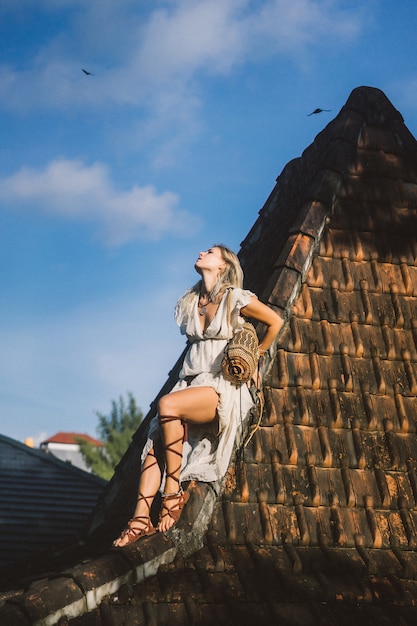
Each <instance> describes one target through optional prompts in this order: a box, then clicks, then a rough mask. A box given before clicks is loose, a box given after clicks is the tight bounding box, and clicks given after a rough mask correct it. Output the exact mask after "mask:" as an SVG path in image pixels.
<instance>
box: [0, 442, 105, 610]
mask: <svg viewBox="0 0 417 626" xmlns="http://www.w3.org/2000/svg"><path fill="white" fill-rule="evenodd" d="M106 484H107V483H106V481H104V480H102V479H101V478H98V477H97V476H93V475H92V474H89V473H87V472H84V471H81V470H79V469H77V468H75V467H73V466H72V465H70V464H69V463H63V462H62V461H59V460H58V459H55V458H54V457H52V456H51V455H48V454H45V453H44V452H41V451H39V450H34V449H32V448H29V447H28V446H26V445H24V444H21V443H19V442H18V441H15V440H13V439H10V438H8V437H5V436H4V435H0V568H4V567H5V566H7V572H9V571H10V566H11V565H12V564H13V563H16V562H20V563H22V565H21V566H20V565H19V567H20V571H22V570H24V567H25V566H24V565H23V562H26V561H27V560H28V559H30V558H31V557H33V556H34V555H37V554H39V553H40V552H42V551H45V550H46V549H47V548H48V546H50V545H51V544H56V543H57V542H61V541H64V540H66V539H68V538H69V537H70V536H74V535H76V534H77V533H78V532H80V530H81V528H82V527H83V525H84V524H85V521H86V519H87V516H88V515H89V513H90V512H91V510H92V508H93V507H94V505H95V503H96V501H97V498H98V496H99V495H100V494H101V492H102V491H103V489H104V487H105V485H106ZM6 576H7V574H6ZM0 622H1V619H0Z"/></svg>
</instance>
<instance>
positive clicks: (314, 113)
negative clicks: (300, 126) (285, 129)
mask: <svg viewBox="0 0 417 626" xmlns="http://www.w3.org/2000/svg"><path fill="white" fill-rule="evenodd" d="M323 111H331V109H314V111H312V112H311V113H309V114H308V115H307V117H310V115H317V113H323Z"/></svg>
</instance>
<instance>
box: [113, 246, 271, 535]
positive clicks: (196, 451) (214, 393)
mask: <svg viewBox="0 0 417 626" xmlns="http://www.w3.org/2000/svg"><path fill="white" fill-rule="evenodd" d="M194 267H195V269H196V271H197V272H198V274H200V276H201V280H200V281H199V282H198V283H197V284H196V285H195V286H194V287H193V288H191V289H190V290H189V291H187V292H186V293H185V294H184V296H183V297H182V298H181V299H180V300H179V301H178V303H177V307H176V312H175V317H176V321H177V323H178V325H179V326H180V329H181V332H182V333H183V334H186V335H187V338H188V341H189V344H190V345H189V349H188V351H187V353H186V355H185V358H184V362H183V366H182V369H181V372H180V374H179V380H178V382H177V384H176V385H175V387H174V388H173V390H172V391H171V392H170V393H168V394H167V395H165V396H163V397H162V398H161V399H160V400H159V404H158V416H157V417H155V418H154V419H153V420H152V422H151V425H150V430H149V438H148V442H147V444H146V446H145V449H144V453H143V455H142V460H143V464H142V472H141V476H140V484H139V495H138V500H137V504H136V508H135V512H134V516H133V518H132V519H131V520H129V522H128V524H127V527H126V529H125V530H124V531H123V532H122V534H121V536H120V537H119V538H118V539H116V541H115V542H114V545H115V546H116V547H122V546H125V545H127V544H129V543H132V542H134V541H137V540H138V539H139V538H140V537H144V536H146V535H150V534H152V533H154V532H155V531H156V530H158V531H159V532H165V531H167V530H169V528H171V526H173V524H174V523H175V522H176V521H177V520H178V518H179V516H180V515H181V511H182V509H183V507H184V504H185V503H186V500H187V499H188V494H187V493H184V492H183V490H182V488H181V483H182V482H184V481H185V480H191V479H196V480H202V481H205V482H215V481H216V480H219V479H221V478H222V477H223V476H224V474H225V472H226V470H227V467H228V464H229V460H230V455H231V452H232V449H233V444H234V441H235V436H236V431H237V427H238V425H239V420H242V419H243V418H244V417H245V415H246V414H247V412H248V411H249V409H250V407H251V405H252V403H253V401H252V397H251V395H250V392H249V389H248V387H247V385H242V386H241V387H239V388H237V387H235V386H234V385H232V384H231V383H230V382H228V381H227V380H226V379H225V378H224V377H223V375H222V373H221V361H222V358H223V354H224V348H225V346H226V344H227V341H228V339H229V338H230V336H231V329H235V328H236V327H238V326H239V325H240V324H242V323H243V321H244V320H243V318H242V316H244V317H247V318H251V319H254V320H258V321H260V322H262V323H263V324H265V326H266V332H265V334H264V336H263V338H262V341H261V343H260V346H259V348H260V353H261V355H262V354H264V353H265V351H266V350H268V348H269V347H270V345H271V344H272V342H273V341H274V339H275V337H276V336H277V334H278V332H279V330H280V328H281V326H282V323H283V322H282V319H281V318H280V317H279V316H278V315H277V314H276V313H275V312H274V311H273V310H272V309H270V308H269V307H267V306H266V305H264V304H262V303H261V302H259V300H258V299H257V298H256V296H255V295H254V294H253V293H251V292H250V291H247V290H244V289H242V284H243V272H242V268H241V267H240V263H239V260H238V258H237V256H236V255H235V254H234V253H233V252H232V251H231V250H229V249H228V248H226V247H225V246H223V245H215V246H213V247H212V248H210V249H209V250H207V251H206V252H201V253H200V254H199V257H198V259H197V261H196V263H195V266H194ZM229 298H230V301H228V299H229ZM188 426H190V428H188ZM161 446H162V448H161ZM161 450H163V455H162V456H163V459H164V465H163V466H162V469H161V467H160V464H159V462H158V461H159V459H160V457H161ZM160 487H161V488H163V492H162V506H161V512H160V516H159V523H158V524H157V527H156V528H154V526H153V525H152V522H151V518H150V511H151V506H152V503H153V500H154V497H155V495H156V493H157V491H158V489H159V488H160Z"/></svg>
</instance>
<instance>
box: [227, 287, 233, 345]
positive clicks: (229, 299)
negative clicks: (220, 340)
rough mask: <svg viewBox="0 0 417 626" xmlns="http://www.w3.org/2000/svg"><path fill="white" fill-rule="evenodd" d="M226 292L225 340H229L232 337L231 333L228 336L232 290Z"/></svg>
mask: <svg viewBox="0 0 417 626" xmlns="http://www.w3.org/2000/svg"><path fill="white" fill-rule="evenodd" d="M227 291H228V294H227V339H228V340H230V339H231V338H232V337H233V332H232V334H230V324H231V308H232V289H231V288H229V289H228V290H227ZM229 335H230V336H229Z"/></svg>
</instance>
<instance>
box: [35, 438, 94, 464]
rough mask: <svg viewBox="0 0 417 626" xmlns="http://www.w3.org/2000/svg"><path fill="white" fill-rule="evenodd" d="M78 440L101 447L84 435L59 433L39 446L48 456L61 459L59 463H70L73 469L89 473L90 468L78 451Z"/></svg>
mask: <svg viewBox="0 0 417 626" xmlns="http://www.w3.org/2000/svg"><path fill="white" fill-rule="evenodd" d="M80 440H83V441H88V442H89V443H91V444H93V445H94V446H96V447H97V448H102V447H103V443H102V442H101V441H99V440H98V439H94V438H93V437H90V435H86V434H85V433H83V434H80V433H71V432H70V433H67V432H59V433H56V434H55V435H52V437H49V439H46V440H45V441H43V442H42V443H41V445H40V449H41V450H43V451H44V452H47V453H48V454H53V455H54V456H55V457H56V458H57V459H61V461H66V462H67V463H72V465H75V467H79V468H80V469H82V470H85V471H88V472H89V471H90V468H89V467H88V466H87V464H86V462H85V460H84V457H83V455H82V454H81V451H80V443H79V442H80Z"/></svg>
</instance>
